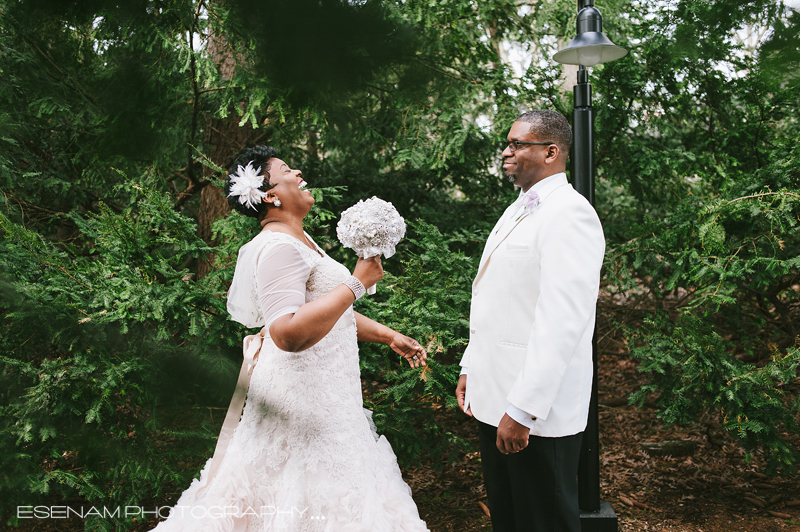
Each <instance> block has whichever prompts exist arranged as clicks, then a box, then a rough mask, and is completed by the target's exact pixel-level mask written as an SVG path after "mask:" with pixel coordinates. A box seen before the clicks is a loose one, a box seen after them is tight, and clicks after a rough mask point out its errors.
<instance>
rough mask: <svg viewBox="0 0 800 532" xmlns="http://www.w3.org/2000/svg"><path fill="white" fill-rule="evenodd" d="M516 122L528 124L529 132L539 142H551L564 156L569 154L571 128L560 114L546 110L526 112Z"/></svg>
mask: <svg viewBox="0 0 800 532" xmlns="http://www.w3.org/2000/svg"><path fill="white" fill-rule="evenodd" d="M516 121H517V122H526V123H528V124H530V127H531V131H533V132H535V133H536V135H537V136H538V137H540V138H539V140H542V141H544V142H552V143H553V144H555V145H557V146H558V149H559V150H561V152H563V153H564V155H568V154H569V149H570V147H571V146H572V128H571V127H569V122H567V119H566V118H564V115H562V114H561V113H559V112H556V111H549V110H546V109H543V110H537V111H528V112H526V113H522V114H521V115H519V116H518V117H517V120H516Z"/></svg>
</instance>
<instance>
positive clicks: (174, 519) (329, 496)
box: [154, 231, 427, 532]
mask: <svg viewBox="0 0 800 532" xmlns="http://www.w3.org/2000/svg"><path fill="white" fill-rule="evenodd" d="M349 275H350V272H349V271H348V270H347V268H345V267H344V266H342V265H341V264H339V263H338V262H336V261H335V260H333V259H332V258H330V257H328V256H327V255H326V254H325V253H324V252H323V251H322V250H321V249H320V248H319V247H317V250H316V251H314V250H312V249H310V248H309V247H307V246H305V245H304V244H303V243H301V242H300V241H299V240H297V239H295V238H294V237H291V236H289V235H286V234H283V233H275V232H271V231H263V232H261V233H260V234H259V235H258V236H257V237H255V238H254V239H253V240H252V241H250V242H249V243H248V244H246V245H245V246H243V247H242V249H241V251H240V252H239V259H238V261H237V265H236V273H235V276H234V281H233V284H232V285H231V290H230V292H229V294H228V295H229V305H228V308H229V310H230V311H231V314H232V316H233V318H234V319H236V320H237V321H241V322H243V323H244V324H245V325H247V326H250V327H253V326H259V327H260V326H264V325H266V326H267V330H268V329H269V327H268V326H269V325H270V324H271V323H272V321H274V320H275V319H276V318H278V317H280V316H282V315H284V314H287V313H292V312H295V311H296V310H297V309H298V308H299V306H300V305H302V304H304V303H306V302H308V301H312V300H314V299H316V298H318V297H320V296H322V295H325V294H327V293H328V292H330V291H331V290H333V289H334V288H336V287H337V286H338V285H339V284H341V283H342V281H344V280H345V279H346V278H347V277H348V276H349ZM263 316H267V318H266V319H265V318H263ZM365 413H366V414H367V415H365ZM368 414H369V411H366V410H364V409H363V406H362V397H361V379H360V373H359V361H358V345H357V342H356V323H355V315H354V314H353V309H352V307H350V308H349V309H348V310H347V311H346V312H345V313H344V315H343V316H342V317H341V319H340V320H339V321H338V322H337V324H336V325H335V326H334V328H333V330H331V332H329V333H328V334H327V335H326V336H325V337H324V338H323V339H322V340H320V342H319V343H317V344H316V345H314V346H313V347H311V348H310V349H307V350H305V351H300V352H297V353H289V352H285V351H281V350H280V349H278V348H277V347H276V346H275V344H274V343H273V342H272V341H271V340H270V339H269V338H268V337H267V338H265V339H264V343H263V345H262V347H261V351H260V354H259V355H258V360H257V363H256V365H255V368H254V370H253V373H252V378H251V382H250V387H249V389H248V391H247V401H246V404H245V407H244V412H243V414H242V417H241V420H240V421H239V424H238V425H237V427H236V429H235V431H234V432H233V436H232V437H231V439H230V443H229V445H228V447H227V451H226V452H225V453H224V456H223V457H222V460H221V461H220V463H219V464H217V466H216V467H215V468H211V463H212V460H213V459H211V460H209V461H208V462H207V463H206V466H205V467H204V468H203V471H202V472H201V478H200V480H197V479H195V480H194V481H193V482H192V485H191V486H190V487H189V489H187V490H186V491H185V492H184V493H183V494H182V495H181V497H180V499H179V500H178V503H177V504H176V506H175V507H173V508H172V512H171V515H170V517H169V518H168V519H167V520H166V521H164V522H162V523H160V524H159V525H158V526H157V527H156V528H155V529H154V530H155V531H158V532H173V531H186V532H199V531H247V532H253V531H273V530H274V531H291V532H311V531H313V532H339V531H341V532H382V531H385V532H390V531H392V532H395V531H396V532H400V531H403V532H412V531H413V532H422V531H427V528H426V526H425V523H424V521H422V520H420V518H419V514H418V511H417V507H416V505H415V504H414V501H413V499H412V498H411V490H410V489H409V487H408V486H407V485H406V483H405V482H404V481H403V479H402V476H401V474H400V469H399V468H398V466H397V460H396V458H395V455H394V453H393V451H392V448H391V446H390V444H389V442H388V441H387V440H386V438H385V437H383V436H381V437H378V436H377V434H376V433H375V431H374V425H373V424H372V421H371V419H370V418H369V416H368ZM210 469H216V473H215V474H214V476H213V477H212V478H211V479H208V472H209V470H210Z"/></svg>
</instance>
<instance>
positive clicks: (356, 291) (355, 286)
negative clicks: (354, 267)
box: [342, 275, 367, 301]
mask: <svg viewBox="0 0 800 532" xmlns="http://www.w3.org/2000/svg"><path fill="white" fill-rule="evenodd" d="M342 284H343V285H345V286H346V287H347V288H349V289H350V290H352V291H353V295H354V296H356V301H358V299H359V298H360V297H361V296H363V295H364V294H366V293H367V289H366V288H364V284H363V283H362V282H361V281H359V280H358V277H356V276H355V275H351V276H350V277H348V278H347V279H345V280H344V282H342Z"/></svg>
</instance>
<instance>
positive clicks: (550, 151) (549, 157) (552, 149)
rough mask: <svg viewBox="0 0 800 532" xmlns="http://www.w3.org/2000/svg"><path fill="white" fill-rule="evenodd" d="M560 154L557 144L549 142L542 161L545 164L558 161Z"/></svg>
mask: <svg viewBox="0 0 800 532" xmlns="http://www.w3.org/2000/svg"><path fill="white" fill-rule="evenodd" d="M560 156H561V150H560V149H559V148H558V144H551V145H549V146H548V147H547V154H546V155H545V159H544V162H545V163H546V164H552V163H554V162H556V161H558V159H559V157H560Z"/></svg>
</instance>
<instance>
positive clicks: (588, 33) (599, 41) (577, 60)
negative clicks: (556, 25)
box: [553, 0, 628, 67]
mask: <svg viewBox="0 0 800 532" xmlns="http://www.w3.org/2000/svg"><path fill="white" fill-rule="evenodd" d="M583 5H584V6H585V7H583V8H582V9H581V10H580V12H579V13H578V21H577V24H576V26H577V30H578V31H577V35H575V37H574V38H573V39H572V40H571V41H570V43H569V44H568V45H567V47H566V48H564V49H563V50H561V51H559V52H558V53H557V54H556V55H554V56H553V59H554V60H555V61H557V62H558V63H562V64H568V65H583V66H587V67H590V66H595V65H597V64H599V63H608V62H609V61H614V60H616V59H619V58H621V57H624V56H625V55H626V54H627V53H628V50H626V49H625V48H623V47H622V46H617V45H616V44H614V43H613V42H611V39H609V38H608V37H606V34H605V33H603V15H601V14H600V11H598V10H597V9H595V8H594V0H588V1H586V0H584V2H583Z"/></svg>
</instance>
